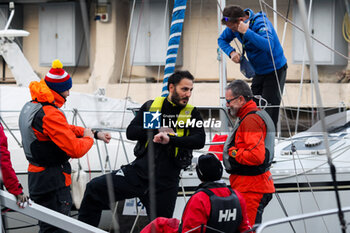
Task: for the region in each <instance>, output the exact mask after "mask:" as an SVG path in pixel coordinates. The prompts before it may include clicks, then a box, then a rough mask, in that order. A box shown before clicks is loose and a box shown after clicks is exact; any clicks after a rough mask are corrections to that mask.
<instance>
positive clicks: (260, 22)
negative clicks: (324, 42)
mask: <svg viewBox="0 0 350 233" xmlns="http://www.w3.org/2000/svg"><path fill="white" fill-rule="evenodd" d="M244 11H245V12H247V11H248V12H249V20H250V23H249V28H248V30H247V32H246V33H245V34H244V35H243V34H240V33H239V32H233V31H232V30H231V29H230V28H226V29H225V30H224V31H223V32H222V33H221V35H220V37H219V39H218V44H219V47H220V48H221V49H222V50H223V51H224V53H226V54H227V56H229V57H230V53H231V52H232V51H236V50H235V49H234V48H232V46H231V45H230V43H231V41H232V40H233V39H234V38H237V39H238V40H239V41H240V42H241V43H242V44H243V45H244V48H245V50H246V53H247V57H248V59H249V61H250V62H251V64H252V66H253V67H254V70H255V73H256V74H258V75H263V74H268V73H271V72H273V71H274V66H273V62H272V57H271V52H270V45H271V49H272V54H273V58H274V61H275V65H276V69H280V68H282V67H283V66H284V65H285V64H286V63H287V59H286V58H285V56H284V54H283V49H282V46H281V44H280V42H279V40H278V36H277V33H276V31H275V29H274V28H273V26H272V24H271V22H270V20H268V18H267V16H266V14H265V13H263V12H258V13H256V14H254V12H253V11H252V10H251V9H245V10H244ZM265 22H266V26H265ZM266 32H267V33H266ZM269 41H270V45H269Z"/></svg>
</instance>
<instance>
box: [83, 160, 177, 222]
mask: <svg viewBox="0 0 350 233" xmlns="http://www.w3.org/2000/svg"><path fill="white" fill-rule="evenodd" d="M107 179H111V181H112V185H113V194H114V201H120V200H124V199H128V198H133V197H138V198H140V200H141V202H142V204H143V205H144V206H145V207H146V211H147V214H148V216H150V212H149V211H150V202H149V195H148V194H149V192H148V182H147V181H145V180H144V179H142V178H140V177H139V176H138V175H137V174H136V172H135V170H134V169H133V168H132V167H131V166H130V165H128V166H126V167H123V168H122V169H119V170H117V171H114V172H112V173H110V174H106V175H102V176H100V177H96V178H94V179H93V180H91V181H90V182H89V183H88V184H87V186H86V190H85V193H84V198H83V201H82V203H81V207H80V210H79V217H78V219H79V220H80V221H83V222H85V223H88V224H90V225H92V226H96V227H97V226H98V224H99V222H100V218H101V213H102V210H106V209H109V208H110V202H111V201H112V200H110V197H109V194H108V192H109V191H108V185H107ZM177 192H178V182H177V183H176V184H172V185H169V186H167V188H165V187H164V188H159V187H156V203H155V204H156V214H155V215H156V217H166V218H171V217H172V215H173V212H174V209H175V203H176V197H177ZM150 220H152V219H150Z"/></svg>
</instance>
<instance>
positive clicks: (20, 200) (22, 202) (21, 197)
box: [16, 193, 31, 209]
mask: <svg viewBox="0 0 350 233" xmlns="http://www.w3.org/2000/svg"><path fill="white" fill-rule="evenodd" d="M16 199H17V202H16V203H17V205H18V207H19V208H22V209H24V208H25V207H26V206H27V205H31V204H30V199H29V197H28V196H27V195H25V194H24V193H21V194H18V195H16Z"/></svg>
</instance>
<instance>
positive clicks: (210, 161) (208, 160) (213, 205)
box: [141, 153, 251, 233]
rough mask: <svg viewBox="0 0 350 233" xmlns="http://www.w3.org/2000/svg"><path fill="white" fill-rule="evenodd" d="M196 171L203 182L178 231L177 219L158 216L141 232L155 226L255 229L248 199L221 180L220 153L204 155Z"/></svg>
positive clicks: (230, 231) (208, 232) (168, 231)
mask: <svg viewBox="0 0 350 233" xmlns="http://www.w3.org/2000/svg"><path fill="white" fill-rule="evenodd" d="M196 171H197V175H198V178H199V179H200V180H201V181H202V183H201V184H200V185H199V186H198V188H197V191H196V193H195V194H194V195H193V196H192V197H191V198H190V200H189V201H188V202H187V204H186V207H185V210H184V212H183V215H182V223H181V224H180V226H179V228H178V230H177V225H176V224H178V221H176V219H166V218H157V219H156V220H154V221H153V222H152V223H150V224H149V225H147V226H146V227H145V228H144V229H143V230H142V231H141V233H151V232H152V227H153V228H154V232H157V233H159V232H163V233H175V232H181V233H185V232H189V231H190V232H192V233H200V232H205V233H212V232H226V233H236V232H237V233H238V232H245V231H246V230H249V229H251V226H250V224H249V221H248V217H247V211H246V204H245V201H244V199H243V197H242V195H241V194H240V193H239V192H237V191H234V190H232V189H231V188H228V187H227V185H226V183H225V182H224V181H223V180H221V177H222V172H223V168H222V165H221V162H220V161H219V159H218V158H217V157H216V155H215V154H212V153H208V154H204V155H201V156H200V157H199V158H198V163H197V166H196ZM152 224H153V225H152Z"/></svg>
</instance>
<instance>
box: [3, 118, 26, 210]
mask: <svg viewBox="0 0 350 233" xmlns="http://www.w3.org/2000/svg"><path fill="white" fill-rule="evenodd" d="M0 166H1V173H2V183H3V184H4V185H5V187H6V189H7V191H8V192H9V193H11V194H13V195H15V196H16V199H17V205H18V206H19V207H20V208H24V207H25V204H26V203H28V202H29V198H28V196H27V195H25V194H24V193H23V187H22V185H21V184H20V183H19V181H18V179H17V176H16V173H15V171H14V170H13V168H12V163H11V159H10V152H9V151H8V149H7V137H6V135H5V133H4V127H3V126H2V124H1V123H0Z"/></svg>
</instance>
